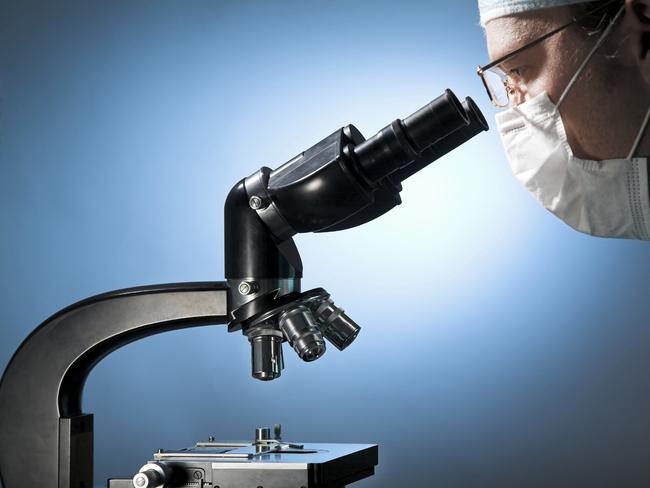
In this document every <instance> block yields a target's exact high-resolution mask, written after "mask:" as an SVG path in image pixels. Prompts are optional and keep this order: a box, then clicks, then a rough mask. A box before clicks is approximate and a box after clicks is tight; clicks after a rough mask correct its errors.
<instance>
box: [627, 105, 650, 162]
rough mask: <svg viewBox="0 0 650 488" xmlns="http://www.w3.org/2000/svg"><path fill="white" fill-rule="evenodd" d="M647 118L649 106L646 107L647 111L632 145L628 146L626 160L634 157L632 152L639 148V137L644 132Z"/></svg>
mask: <svg viewBox="0 0 650 488" xmlns="http://www.w3.org/2000/svg"><path fill="white" fill-rule="evenodd" d="M648 120H650V107H649V108H648V111H647V112H646V113H645V118H644V119H643V123H642V124H641V129H639V133H638V134H637V135H636V139H634V144H632V147H631V148H630V153H629V154H628V155H627V159H628V160H631V159H632V158H633V157H634V153H636V150H637V149H638V148H639V144H640V143H641V138H642V137H643V134H644V133H645V130H646V127H648Z"/></svg>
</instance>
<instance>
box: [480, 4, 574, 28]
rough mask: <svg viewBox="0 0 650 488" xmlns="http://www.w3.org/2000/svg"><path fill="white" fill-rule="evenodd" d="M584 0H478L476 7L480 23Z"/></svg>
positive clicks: (483, 24)
mask: <svg viewBox="0 0 650 488" xmlns="http://www.w3.org/2000/svg"><path fill="white" fill-rule="evenodd" d="M584 1H585V0H478V9H479V13H480V15H481V25H482V26H483V27H485V24H486V23H488V22H489V21H490V20H492V19H496V18H497V17H503V16H505V15H512V14H517V13H520V12H528V11H529V10H539V9H542V8H549V7H561V6H563V5H572V4H574V3H583V2H584Z"/></svg>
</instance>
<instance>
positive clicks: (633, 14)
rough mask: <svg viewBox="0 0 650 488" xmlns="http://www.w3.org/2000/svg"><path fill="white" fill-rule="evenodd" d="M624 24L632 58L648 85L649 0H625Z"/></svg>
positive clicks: (649, 50) (649, 67) (649, 48)
mask: <svg viewBox="0 0 650 488" xmlns="http://www.w3.org/2000/svg"><path fill="white" fill-rule="evenodd" d="M625 24H626V30H627V32H628V34H629V36H630V41H631V42H630V45H631V48H632V50H633V52H632V53H631V54H632V56H633V59H634V61H635V62H636V63H637V64H638V66H639V71H640V72H641V75H642V76H643V78H644V79H645V81H646V83H647V84H649V85H650V0H625Z"/></svg>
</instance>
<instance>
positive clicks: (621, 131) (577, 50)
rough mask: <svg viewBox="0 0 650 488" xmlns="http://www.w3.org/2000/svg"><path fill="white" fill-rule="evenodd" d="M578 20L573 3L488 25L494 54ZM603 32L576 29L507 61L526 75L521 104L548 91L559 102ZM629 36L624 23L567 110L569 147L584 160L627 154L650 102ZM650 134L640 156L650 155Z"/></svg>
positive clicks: (519, 89)
mask: <svg viewBox="0 0 650 488" xmlns="http://www.w3.org/2000/svg"><path fill="white" fill-rule="evenodd" d="M572 18H573V15H572V12H571V10H570V7H557V8H548V9H542V10H536V11H532V12H527V13H522V14H515V15H510V16H507V17H501V18H497V19H494V20H491V21H489V22H488V23H487V24H486V26H485V31H486V36H487V44H488V52H489V55H490V59H497V58H498V57H501V56H503V55H505V54H508V53H510V52H512V51H514V50H515V49H517V48H518V47H521V46H523V45H525V44H527V43H529V42H531V41H533V40H535V39H537V38H538V37H540V36H542V35H544V34H545V33H547V32H549V31H551V30H552V29H554V28H555V27H559V26H560V25H562V24H565V23H567V22H569V21H571V19H572ZM601 32H602V31H601ZM599 35H600V32H598V33H597V34H595V35H591V36H590V35H588V34H587V32H586V31H585V30H583V29H582V28H580V27H578V26H572V27H569V28H567V29H564V30H562V31H561V32H559V33H558V34H555V35H554V36H551V37H550V38H549V39H546V40H545V41H543V42H542V43H540V44H538V45H536V46H533V47H531V48H529V49H526V50H525V51H524V52H522V53H521V54H519V55H518V56H516V57H514V58H510V59H508V60H507V61H506V62H504V63H503V64H502V65H501V68H502V69H503V70H504V72H506V74H509V75H510V76H512V77H513V78H514V79H516V80H518V81H517V83H516V88H515V93H514V94H513V98H512V100H514V103H516V104H519V103H523V102H524V101H526V100H528V99H530V98H532V97H534V96H535V95H538V94H540V93H542V92H543V91H546V93H547V94H548V96H549V97H550V99H551V100H552V101H553V102H554V103H556V102H557V101H558V99H559V97H560V95H561V94H562V92H563V91H564V89H565V87H566V86H567V84H568V83H569V80H570V79H571V77H572V76H573V75H574V74H575V72H576V71H577V70H578V67H579V65H580V64H581V63H582V61H583V60H584V59H585V57H586V56H587V54H588V52H589V50H590V49H591V48H592V47H593V45H594V44H595V43H596V40H597V39H598V37H599ZM627 38H629V36H626V32H625V24H624V23H621V25H619V27H618V28H617V29H614V30H613V31H612V33H611V34H610V38H609V39H608V42H606V43H605V45H604V46H602V47H601V48H600V49H599V51H598V52H597V53H596V55H595V56H594V57H593V58H592V59H591V61H589V63H588V65H587V67H586V68H585V70H584V71H583V72H582V74H581V75H580V77H579V79H578V80H577V81H576V83H575V84H574V85H573V88H572V89H571V91H570V92H569V94H568V96H567V97H566V99H565V100H564V102H563V103H562V105H561V107H560V113H561V115H562V121H563V123H564V126H565V129H566V132H567V137H568V140H569V144H570V146H571V148H572V150H573V152H574V154H575V156H577V157H579V158H584V159H597V160H603V159H613V158H624V157H626V156H627V153H628V151H629V149H630V147H631V146H632V144H633V141H634V138H635V136H636V134H637V131H638V129H639V127H640V126H641V123H642V120H643V117H644V115H645V112H646V110H647V109H648V106H649V105H650V93H649V91H650V90H648V85H647V84H646V83H645V81H644V79H643V77H642V76H641V75H640V74H639V70H638V67H637V66H636V65H635V63H632V62H630V61H629V59H628V56H627V55H626V52H627V51H626V50H625V49H623V48H624V45H625V43H626V41H627ZM648 139H650V138H649V137H646V140H645V141H644V143H643V144H642V145H641V147H640V149H639V151H638V154H639V155H650V140H648Z"/></svg>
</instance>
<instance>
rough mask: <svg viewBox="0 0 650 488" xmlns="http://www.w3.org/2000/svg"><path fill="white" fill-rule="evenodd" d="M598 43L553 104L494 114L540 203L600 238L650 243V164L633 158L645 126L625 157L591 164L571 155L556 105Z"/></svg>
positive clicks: (517, 171)
mask: <svg viewBox="0 0 650 488" xmlns="http://www.w3.org/2000/svg"><path fill="white" fill-rule="evenodd" d="M613 23H614V21H612V23H611V24H610V26H609V27H608V29H606V30H605V32H603V35H602V36H601V38H600V39H599V40H598V42H597V43H596V45H595V46H594V48H593V49H592V50H591V52H590V53H589V55H588V56H587V58H586V59H585V60H584V62H583V63H582V65H581V66H580V68H579V69H578V70H577V72H576V74H575V75H574V76H573V78H572V79H571V81H570V82H569V84H568V85H567V87H566V89H565V90H564V93H563V94H562V96H561V97H560V99H559V100H558V104H557V106H556V105H555V104H553V102H552V101H551V100H550V98H549V97H548V95H547V94H546V92H543V93H541V94H539V95H537V96H536V97H533V98H531V99H529V100H527V101H526V102H524V103H522V104H521V105H518V106H516V107H512V108H510V109H508V110H506V111H504V112H502V113H499V114H497V115H496V123H497V127H498V130H499V133H500V134H501V139H502V141H503V145H504V147H505V150H506V154H507V156H508V162H509V163H510V167H511V169H512V172H513V174H514V175H515V177H516V178H517V180H519V181H520V182H521V183H522V184H523V185H524V186H525V187H526V188H527V189H528V190H529V191H530V192H531V193H532V194H533V196H534V197H535V198H536V199H537V200H538V201H539V203H541V204H542V205H543V206H544V207H545V208H547V209H548V210H550V211H551V212H552V213H553V214H555V215H556V216H557V217H559V218H560V219H562V220H563V221H564V222H565V223H566V224H568V225H570V226H571V227H573V228H574V229H575V230H578V231H580V232H584V233H586V234H590V235H594V236H599V237H621V238H629V239H644V240H650V195H649V194H648V163H647V159H646V158H634V157H633V156H634V152H635V151H636V148H637V146H638V144H639V141H640V139H641V136H642V135H643V132H644V130H645V126H646V125H647V123H648V119H649V118H650V110H648V113H647V114H646V117H645V119H644V121H643V124H642V127H641V129H640V130H639V133H638V135H637V138H636V140H635V142H634V144H633V147H632V148H631V150H630V153H629V155H628V157H627V158H625V159H609V160H605V161H594V160H586V159H580V158H577V157H575V156H574V155H573V152H572V150H571V147H570V146H569V143H568V141H567V136H566V131H565V129H564V124H563V123H562V118H561V116H560V111H559V109H558V108H559V105H560V104H561V103H562V101H563V100H564V98H565V96H566V95H567V93H568V92H569V90H570V88H571V86H572V85H573V83H574V82H575V81H576V79H577V78H578V76H579V75H580V73H581V72H582V71H583V69H584V67H585V66H586V64H587V62H588V61H589V59H590V58H591V57H592V56H593V54H594V53H595V51H596V50H597V49H598V47H599V46H600V45H601V44H602V41H603V40H604V38H605V36H606V35H607V34H608V33H609V31H610V29H611V27H612V25H613Z"/></svg>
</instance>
